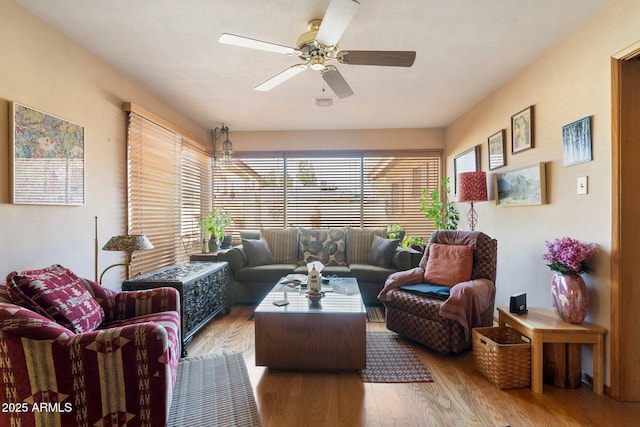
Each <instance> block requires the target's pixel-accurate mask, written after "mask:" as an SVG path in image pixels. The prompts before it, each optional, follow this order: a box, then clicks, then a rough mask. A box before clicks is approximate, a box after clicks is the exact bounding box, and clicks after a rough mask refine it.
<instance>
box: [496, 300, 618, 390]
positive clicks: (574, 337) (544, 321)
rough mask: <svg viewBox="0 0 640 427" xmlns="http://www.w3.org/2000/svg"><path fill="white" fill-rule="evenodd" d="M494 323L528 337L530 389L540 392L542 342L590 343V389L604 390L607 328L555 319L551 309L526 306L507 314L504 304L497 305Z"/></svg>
mask: <svg viewBox="0 0 640 427" xmlns="http://www.w3.org/2000/svg"><path fill="white" fill-rule="evenodd" d="M498 323H499V325H500V326H505V325H509V326H511V327H512V328H514V329H515V330H517V331H518V332H520V333H521V334H522V335H525V336H527V337H529V339H530V340H531V390H532V391H533V392H534V393H542V392H543V386H542V381H543V368H542V358H543V351H542V349H543V345H544V343H565V344H570V343H577V344H593V391H594V392H595V393H597V394H602V393H603V391H604V334H605V333H607V329H606V328H604V327H602V326H599V325H596V324H593V323H589V322H583V323H582V324H580V325H574V324H573V323H567V322H564V321H562V320H560V319H559V318H558V316H557V315H556V313H555V312H554V311H553V309H551V308H543V307H529V312H528V313H526V314H521V315H516V314H512V313H509V308H508V307H498Z"/></svg>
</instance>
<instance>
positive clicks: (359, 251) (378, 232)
mask: <svg viewBox="0 0 640 427" xmlns="http://www.w3.org/2000/svg"><path fill="white" fill-rule="evenodd" d="M373 236H380V237H386V236H387V229H386V228H348V229H347V262H348V263H349V264H366V263H368V262H369V251H371V245H372V244H373Z"/></svg>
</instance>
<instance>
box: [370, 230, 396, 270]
mask: <svg viewBox="0 0 640 427" xmlns="http://www.w3.org/2000/svg"><path fill="white" fill-rule="evenodd" d="M399 244H400V240H398V239H383V238H382V237H380V236H373V243H372V244H371V250H370V251H369V264H371V265H376V266H378V267H382V268H389V267H391V261H392V259H393V255H394V254H395V252H396V249H397V248H398V245H399Z"/></svg>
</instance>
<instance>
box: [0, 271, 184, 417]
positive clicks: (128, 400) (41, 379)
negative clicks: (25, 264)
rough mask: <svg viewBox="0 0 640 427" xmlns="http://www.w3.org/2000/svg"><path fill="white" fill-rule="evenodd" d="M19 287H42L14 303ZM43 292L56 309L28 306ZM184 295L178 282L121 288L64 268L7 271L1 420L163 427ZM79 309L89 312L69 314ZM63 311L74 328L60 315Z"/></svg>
mask: <svg viewBox="0 0 640 427" xmlns="http://www.w3.org/2000/svg"><path fill="white" fill-rule="evenodd" d="M25 277H27V279H24V278H25ZM34 278H35V279H34ZM20 280H23V282H24V280H31V282H29V284H26V283H20ZM43 283H44V284H43ZM27 287H30V288H31V289H27ZM20 288H21V289H22V290H24V291H25V292H30V291H33V289H37V291H36V292H35V293H31V294H30V296H29V295H27V296H25V295H22V298H23V299H21V300H20V301H16V299H17V297H16V292H20ZM60 289H64V290H67V291H69V292H66V293H65V292H61V291H60ZM85 291H86V293H85ZM47 292H49V293H56V292H57V294H55V297H54V298H50V299H49V301H55V303H56V304H60V307H58V308H57V309H59V310H60V311H56V308H52V307H48V308H46V309H44V310H43V309H42V308H43V307H40V308H39V307H36V306H33V305H31V304H32V303H40V304H43V303H42V301H40V300H39V298H40V297H41V296H42V295H44V294H45V293H47ZM68 295H71V296H72V297H71V298H68V299H65V298H66V296H68ZM178 298H179V296H178V293H177V291H176V290H175V289H173V288H157V289H151V290H143V291H131V292H115V291H112V290H109V289H107V288H103V287H102V286H100V285H98V284H97V283H95V282H92V281H90V280H86V279H81V278H77V277H76V276H75V275H74V274H73V273H72V272H70V271H69V270H66V269H65V268H64V267H61V266H51V267H49V268H47V269H42V270H32V271H30V272H29V271H28V272H14V273H11V274H10V275H9V276H8V277H7V284H6V285H0V402H2V403H3V404H4V406H3V409H5V408H6V410H2V411H0V425H7V426H8V425H23V426H28V425H29V426H30V425H59V426H72V425H78V426H89V425H92V426H96V425H97V426H100V425H103V426H107V425H127V423H128V425H136V426H164V425H166V423H167V419H168V414H169V409H170V405H171V399H172V393H173V386H174V383H175V379H176V373H177V367H178V361H179V357H180V338H179V337H180V330H179V327H180V315H179V311H178V310H179V299H178ZM29 301H31V302H29ZM93 301H95V302H97V303H98V304H99V308H97V310H94V309H95V308H96V305H95V304H94V303H93ZM77 303H79V304H77ZM80 305H81V306H83V307H81V308H86V307H91V308H92V310H90V311H87V310H85V311H84V313H85V314H83V315H82V316H80V317H77V318H75V319H72V318H69V317H70V316H69V313H70V311H68V310H67V309H76V308H79V307H80ZM65 310H67V311H66V315H67V318H68V319H67V320H69V321H71V324H67V323H66V322H64V321H61V320H60V315H61V314H64V313H62V312H64V311H65ZM76 313H78V311H76ZM96 316H97V317H96ZM88 318H93V320H92V322H93V323H91V322H89V323H87V322H86V320H87V319H88ZM61 323H65V326H63V325H62V324H61ZM96 323H97V326H96V327H95V328H93V329H91V328H90V327H89V328H88V327H87V325H92V324H96ZM70 325H71V326H70ZM87 329H91V330H87Z"/></svg>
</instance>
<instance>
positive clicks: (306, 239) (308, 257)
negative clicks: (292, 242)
mask: <svg viewBox="0 0 640 427" xmlns="http://www.w3.org/2000/svg"><path fill="white" fill-rule="evenodd" d="M298 240H299V242H300V258H299V260H300V264H302V265H305V264H308V263H310V262H313V261H320V262H321V263H322V264H324V265H326V266H333V265H338V266H340V265H347V260H346V240H347V239H346V232H345V230H344V228H312V229H308V228H301V229H300V233H299V235H298Z"/></svg>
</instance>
